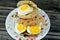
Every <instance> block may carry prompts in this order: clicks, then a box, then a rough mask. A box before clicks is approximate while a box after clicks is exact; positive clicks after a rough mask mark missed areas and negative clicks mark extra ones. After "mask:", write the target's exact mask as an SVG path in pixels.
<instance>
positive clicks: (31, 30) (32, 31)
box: [27, 25, 41, 34]
mask: <svg viewBox="0 0 60 40" xmlns="http://www.w3.org/2000/svg"><path fill="white" fill-rule="evenodd" d="M27 32H28V33H30V34H38V33H40V32H41V26H39V25H34V26H28V27H27Z"/></svg>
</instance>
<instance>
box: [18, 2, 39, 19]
mask: <svg viewBox="0 0 60 40" xmlns="http://www.w3.org/2000/svg"><path fill="white" fill-rule="evenodd" d="M17 7H18V16H19V17H20V18H24V19H26V18H33V17H35V16H36V15H37V13H38V10H37V5H36V4H35V3H33V2H32V1H19V2H18V4H17Z"/></svg>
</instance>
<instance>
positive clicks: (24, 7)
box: [19, 4, 29, 11]
mask: <svg viewBox="0 0 60 40" xmlns="http://www.w3.org/2000/svg"><path fill="white" fill-rule="evenodd" d="M28 6H29V5H28V4H24V5H21V6H20V7H19V9H20V10H22V11H24V10H26V9H27V8H28Z"/></svg>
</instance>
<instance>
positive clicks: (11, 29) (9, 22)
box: [5, 8, 50, 40]
mask: <svg viewBox="0 0 60 40" xmlns="http://www.w3.org/2000/svg"><path fill="white" fill-rule="evenodd" d="M17 10H18V8H16V9H14V10H13V11H11V12H10V13H9V15H8V16H7V18H6V22H5V26H6V30H7V32H8V34H9V35H10V36H11V37H12V38H13V39H18V38H20V35H19V34H17V33H16V32H15V21H16V19H17V18H14V17H12V15H13V14H16V12H17ZM38 15H41V16H43V17H44V20H45V26H43V27H42V32H41V33H40V34H39V35H38V36H37V37H36V40H40V39H42V38H43V37H44V36H46V34H47V33H48V31H49V29H50V20H49V17H48V15H47V14H46V13H45V12H44V11H43V10H41V9H39V8H38Z"/></svg>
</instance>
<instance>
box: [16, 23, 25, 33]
mask: <svg viewBox="0 0 60 40" xmlns="http://www.w3.org/2000/svg"><path fill="white" fill-rule="evenodd" d="M15 31H16V32H17V33H18V34H20V33H23V32H25V31H26V26H25V25H23V24H20V23H16V25H15Z"/></svg>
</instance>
